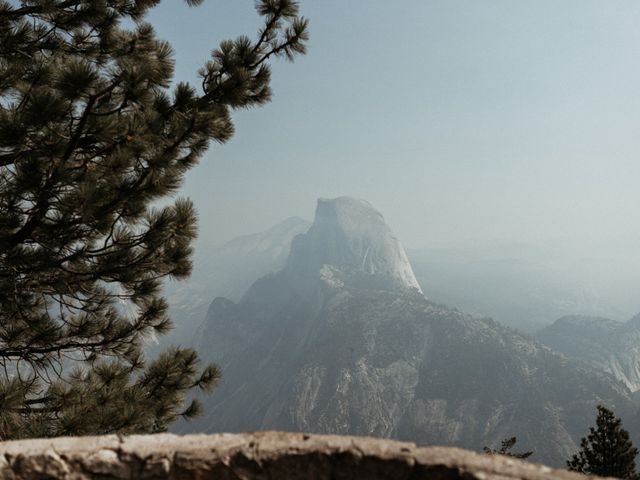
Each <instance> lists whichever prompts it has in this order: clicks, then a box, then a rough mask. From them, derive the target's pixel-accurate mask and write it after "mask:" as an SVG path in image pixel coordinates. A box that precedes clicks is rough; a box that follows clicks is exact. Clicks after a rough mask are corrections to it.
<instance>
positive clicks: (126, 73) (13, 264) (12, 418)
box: [0, 0, 307, 439]
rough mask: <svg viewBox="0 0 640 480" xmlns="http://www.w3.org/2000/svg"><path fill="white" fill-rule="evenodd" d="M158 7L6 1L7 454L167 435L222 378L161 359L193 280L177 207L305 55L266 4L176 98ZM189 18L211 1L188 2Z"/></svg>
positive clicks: (286, 15) (2, 144) (0, 286)
mask: <svg viewBox="0 0 640 480" xmlns="http://www.w3.org/2000/svg"><path fill="white" fill-rule="evenodd" d="M159 2H160V0H20V1H18V0H12V1H5V0H0V362H1V366H2V369H1V370H0V371H1V372H2V374H0V438H2V439H7V438H19V437H26V436H55V435H69V434H101V433H111V432H122V433H129V432H157V431H162V430H165V429H166V428H167V426H168V425H169V424H170V423H171V422H172V421H174V420H176V419H177V418H178V417H179V416H181V415H184V416H187V417H188V416H193V415H195V414H197V413H198V410H199V408H198V404H197V403H191V404H190V405H188V406H187V405H185V397H186V396H187V395H188V394H189V392H191V391H192V390H193V389H194V388H202V389H205V390H207V389H209V388H211V387H212V386H213V385H214V384H215V383H216V381H217V379H218V377H219V371H218V369H217V368H216V367H215V366H213V365H208V366H202V365H199V362H198V357H197V355H196V353H195V352H194V351H192V350H189V349H180V348H172V349H169V350H167V351H165V352H164V353H162V354H161V355H160V356H159V357H158V358H156V359H155V360H153V361H145V359H144V358H143V352H142V347H143V341H144V339H145V338H146V337H148V336H149V335H152V334H154V333H156V334H162V333H165V332H166V331H167V330H168V329H169V328H170V325H171V323H170V320H169V318H168V316H167V303H166V301H165V300H164V299H163V298H162V296H161V293H160V287H161V281H162V279H163V278H165V277H174V278H184V277H186V276H187V275H188V274H189V272H190V270H191V262H190V257H191V242H192V240H193V239H194V237H195V236H196V213H195V211H194V207H193V205H192V204H191V203H190V202H189V201H188V200H185V199H178V200H176V201H175V202H173V204H170V205H168V206H164V207H155V208H154V207H152V205H154V204H155V205H157V204H158V203H157V201H158V200H160V199H163V198H165V197H167V196H168V195H171V194H173V193H175V192H176V191H177V189H178V188H179V186H180V185H181V182H182V180H183V176H184V174H185V172H186V171H187V170H188V169H189V168H191V167H193V166H194V165H195V164H196V162H197V161H198V159H199V158H200V157H201V156H202V154H203V153H204V151H205V150H206V148H207V146H208V144H209V142H210V141H211V140H214V141H216V142H220V143H223V142H225V141H227V140H228V139H229V138H230V137H231V135H232V134H233V124H232V121H231V116H230V114H231V112H232V111H233V110H235V109H240V108H248V107H252V106H258V105H262V104H264V103H265V102H267V101H268V100H269V99H270V94H271V91H270V87H269V83H270V70H269V62H270V60H272V59H273V58H276V57H285V58H287V59H289V60H291V59H293V57H294V56H295V55H296V54H301V53H304V50H305V43H306V40H307V21H306V20H305V19H304V18H302V17H300V16H299V15H298V5H297V2H295V1H293V0H258V1H257V3H256V8H257V10H258V13H259V14H260V15H261V16H262V18H263V20H264V24H263V26H262V28H261V29H260V30H259V31H258V35H257V38H256V39H255V40H251V39H250V38H248V37H246V36H241V37H239V38H238V39H236V40H234V41H224V42H222V43H221V44H220V46H219V47H218V48H217V49H215V50H214V51H213V53H212V55H211V58H210V60H209V61H208V62H207V63H206V64H205V65H204V66H203V67H202V69H201V70H200V72H199V73H200V77H201V80H202V81H201V84H200V85H199V86H198V87H194V86H192V85H189V84H187V83H178V84H177V85H176V86H175V87H174V88H171V87H170V85H171V82H172V76H173V67H174V61H173V58H172V55H173V53H172V50H171V47H170V45H169V44H167V43H166V42H164V41H161V40H159V39H158V38H156V36H155V34H154V30H153V28H152V26H151V25H150V24H148V23H145V21H144V19H145V16H146V15H147V13H148V12H149V10H150V9H151V8H152V7H154V6H156V5H157V4H158V3H159ZM186 3H187V4H189V5H190V6H195V5H197V4H200V3H202V1H201V0H186Z"/></svg>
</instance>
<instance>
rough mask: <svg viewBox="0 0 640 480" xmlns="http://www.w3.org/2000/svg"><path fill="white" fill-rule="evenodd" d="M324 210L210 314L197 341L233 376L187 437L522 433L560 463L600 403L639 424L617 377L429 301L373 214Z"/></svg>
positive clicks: (358, 208) (422, 439) (460, 442)
mask: <svg viewBox="0 0 640 480" xmlns="http://www.w3.org/2000/svg"><path fill="white" fill-rule="evenodd" d="M345 202H347V203H348V205H347V206H346V207H345V206H344V204H345ZM325 203H326V205H324V204H323V201H321V202H319V207H318V213H317V215H316V221H315V222H314V225H313V226H312V227H311V229H310V230H309V232H308V233H307V234H305V235H301V236H298V237H296V240H295V241H294V247H293V248H292V253H291V256H290V257H289V259H288V261H287V264H286V266H285V268H284V269H283V270H282V271H281V272H279V273H277V274H272V275H269V276H266V277H263V278H262V279H260V280H258V281H257V282H256V283H254V285H253V286H252V287H251V288H250V290H249V291H248V292H247V294H246V295H245V296H244V297H243V299H242V300H241V301H240V302H239V303H237V304H236V303H233V302H230V301H228V300H224V299H217V300H215V301H214V302H213V303H212V304H211V307H210V309H209V312H208V315H207V318H206V321H205V322H204V324H203V325H202V329H201V330H200V331H199V332H198V338H197V341H196V343H197V346H198V350H199V351H200V353H201V354H202V356H203V357H204V359H205V360H211V361H215V362H217V363H218V364H219V365H220V366H221V367H222V370H223V372H224V378H223V381H222V384H221V385H220V387H219V388H218V389H217V390H216V391H215V392H214V394H213V395H212V396H211V397H209V398H206V399H205V412H206V414H205V417H203V418H201V419H198V420H197V421H195V422H194V423H192V424H183V425H182V426H181V427H180V428H181V431H205V432H216V431H236V432H240V431H252V430H263V429H278V430H294V431H310V432H317V433H337V434H357V435H372V436H378V437H392V438H397V439H402V440H410V441H414V442H418V443H421V444H428V445H456V446H462V447H466V448H470V449H476V450H479V449H482V447H483V446H485V445H489V446H495V445H498V444H499V442H500V441H501V440H502V439H504V438H507V437H511V436H514V435H516V436H517V437H518V444H519V445H521V446H522V448H523V449H527V450H534V451H535V457H534V458H535V459H536V460H538V461H543V462H547V463H550V464H553V465H559V466H560V465H563V464H564V460H566V459H567V458H569V457H570V456H571V454H572V453H573V452H575V450H576V449H577V446H576V442H577V440H579V438H580V437H581V436H583V435H584V434H585V433H586V429H587V427H588V425H590V424H591V423H592V420H593V417H594V414H595V406H596V404H597V403H600V402H603V403H605V404H607V405H610V406H611V407H612V408H614V409H615V411H616V413H617V414H618V415H621V416H622V417H623V419H624V420H625V425H627V422H629V427H631V425H632V423H631V422H632V421H633V420H634V418H633V414H634V410H635V406H634V404H633V402H632V400H631V398H630V392H629V391H628V390H627V389H625V387H624V386H623V385H621V384H619V383H618V382H617V381H616V380H615V379H614V378H613V377H611V376H610V375H608V374H606V373H604V372H599V371H597V370H596V371H594V370H591V369H588V368H585V367H582V366H580V365H578V364H577V363H574V362H572V361H570V360H567V359H566V358H564V357H560V356H559V355H556V354H554V353H553V352H552V351H551V350H550V349H548V348H546V347H543V346H542V345H540V344H539V343H537V342H536V341H534V340H532V339H530V338H528V337H524V336H522V335H520V334H518V333H516V332H514V331H512V330H510V329H507V328H505V327H502V326H501V325H499V324H497V323H496V322H493V321H491V320H482V319H475V318H471V317H470V316H468V315H464V314H462V313H460V312H458V311H456V310H452V309H449V308H446V307H443V306H441V305H437V304H434V303H432V302H430V301H428V300H426V299H425V297H424V296H423V295H422V294H421V293H420V291H419V289H418V288H417V287H416V285H417V284H416V283H414V281H415V277H413V273H412V272H411V267H410V265H409V264H408V262H405V260H406V257H405V256H404V251H403V250H402V248H401V246H399V243H398V242H397V239H395V237H394V236H393V235H392V234H391V233H390V231H389V230H388V227H386V225H384V223H383V221H382V220H381V219H382V217H381V216H380V215H379V214H378V213H377V212H375V210H373V209H372V207H370V206H369V205H368V204H365V203H355V204H354V203H353V202H352V201H351V199H349V200H348V201H347V200H343V199H338V200H334V201H331V202H325ZM336 204H339V205H337V207H336ZM372 210H373V211H372ZM354 216H355V218H351V217H354ZM381 222H382V223H381ZM369 258H370V259H371V263H370V264H368V263H367V262H368V261H369V260H368V259H369ZM630 430H633V429H632V428H630Z"/></svg>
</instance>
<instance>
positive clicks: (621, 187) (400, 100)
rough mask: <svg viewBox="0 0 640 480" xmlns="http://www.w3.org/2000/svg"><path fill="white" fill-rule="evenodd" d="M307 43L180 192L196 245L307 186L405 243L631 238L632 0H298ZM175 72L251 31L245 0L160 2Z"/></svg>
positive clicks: (264, 215)
mask: <svg viewBox="0 0 640 480" xmlns="http://www.w3.org/2000/svg"><path fill="white" fill-rule="evenodd" d="M301 9H302V12H303V14H304V15H305V16H307V17H308V18H309V19H310V21H311V29H310V31H311V42H310V47H309V52H308V54H307V55H306V56H305V57H301V58H299V59H298V60H297V61H296V62H295V63H294V64H287V63H284V62H279V63H277V64H276V65H274V68H273V70H274V75H273V79H274V81H273V89H274V92H275V95H274V99H273V101H272V103H270V104H268V105H267V106H266V107H264V108H261V109H258V110H251V111H247V112H240V113H239V114H237V115H236V116H235V119H236V127H237V133H236V135H235V137H234V138H233V139H232V140H231V142H229V143H228V144H226V145H223V146H218V145H212V147H211V149H210V150H209V152H208V153H207V155H206V157H205V158H204V159H203V160H202V162H201V164H200V165H199V166H197V167H196V168H194V169H193V171H191V172H190V174H189V175H188V179H187V182H186V184H185V186H184V188H183V194H184V195H187V196H189V197H191V198H192V199H193V201H194V202H195V204H196V206H197V208H198V211H199V212H200V217H201V220H200V236H201V243H200V248H206V245H207V244H214V243H220V242H222V241H224V240H227V239H230V238H232V237H234V236H237V235H240V234H245V233H250V232H254V231H258V230H262V229H264V228H267V227H269V226H270V225H272V224H274V223H276V222H278V221H280V220H282V219H284V218H285V217H288V216H291V215H299V216H302V217H305V218H309V219H310V218H312V215H313V210H314V208H315V200H316V198H317V197H334V196H339V195H352V196H356V197H360V198H364V199H366V200H368V201H370V202H371V203H372V204H373V205H374V206H376V207H377V208H378V209H379V210H380V211H381V212H382V213H383V215H384V216H385V218H386V219H387V221H388V223H389V224H390V225H391V227H392V228H393V229H394V230H395V232H396V233H397V234H398V236H399V237H400V239H401V240H402V241H403V243H404V244H405V245H407V246H413V247H417V246H423V245H429V244H434V243H448V242H460V241H465V240H469V239H478V240H482V241H490V240H492V239H501V240H506V241H538V240H541V239H547V238H559V237H578V238H579V237H591V238H596V237H604V236H617V235H627V236H640V215H638V213H637V210H638V207H639V206H640V191H639V189H638V186H639V184H640V161H639V159H638V157H639V153H640V134H639V130H640V128H639V127H640V55H639V52H640V28H638V25H640V2H637V1H636V0H628V1H619V0H606V1H603V0H601V1H588V0H575V1H574V0H563V1H562V2H558V1H557V0H552V1H541V0H537V1H516V0H491V1H489V0H487V1H480V0H467V1H460V0H440V1H427V0H401V1H397V2H389V1H388V0H387V1H382V0H348V1H345V0H302V2H301ZM150 20H151V22H152V23H153V24H154V25H155V26H156V28H157V31H158V33H159V35H160V36H161V37H163V38H165V39H167V40H169V41H170V42H171V44H172V45H173V47H174V49H175V51H176V60H177V76H176V78H177V79H181V80H184V79H187V80H196V76H195V72H196V70H197V69H198V68H199V66H200V65H201V64H202V63H203V62H204V61H205V60H206V58H207V56H208V54H209V52H210V50H211V49H212V48H213V47H214V46H216V45H217V44H218V42H219V41H220V40H221V39H224V38H229V37H236V36H237V35H239V34H249V35H251V36H254V35H255V31H256V29H257V28H258V26H259V19H258V17H257V15H256V14H255V12H254V9H253V2H252V1H251V0H207V1H206V2H205V4H204V5H203V6H202V7H199V8H192V9H188V8H186V7H185V6H184V4H183V2H177V1H173V0H167V1H165V2H163V4H161V6H160V7H159V8H157V9H156V10H155V11H154V13H153V15H152V17H151V18H150Z"/></svg>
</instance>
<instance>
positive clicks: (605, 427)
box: [567, 405, 640, 480]
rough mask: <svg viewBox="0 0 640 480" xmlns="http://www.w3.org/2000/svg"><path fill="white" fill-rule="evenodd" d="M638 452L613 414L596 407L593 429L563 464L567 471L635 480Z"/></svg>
mask: <svg viewBox="0 0 640 480" xmlns="http://www.w3.org/2000/svg"><path fill="white" fill-rule="evenodd" d="M637 454H638V450H637V449H636V448H635V447H634V446H633V444H632V443H631V440H630V439H629V433H628V432H627V431H626V430H625V429H624V428H622V421H621V420H620V419H619V418H616V416H615V415H614V414H613V412H612V411H611V410H609V409H607V408H606V407H604V406H602V405H598V415H597V417H596V426H595V428H594V427H589V435H587V436H586V437H583V438H582V440H581V441H580V451H578V453H576V454H575V455H573V457H572V458H571V460H568V461H567V466H568V467H569V470H573V471H576V472H581V473H587V474H592V475H600V476H606V477H616V478H625V479H634V480H635V479H638V478H640V476H638V474H637V473H636V462H635V458H636V455H637Z"/></svg>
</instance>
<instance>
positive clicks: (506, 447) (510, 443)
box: [484, 437, 533, 460]
mask: <svg viewBox="0 0 640 480" xmlns="http://www.w3.org/2000/svg"><path fill="white" fill-rule="evenodd" d="M516 441H517V439H516V437H511V438H505V439H504V440H502V442H501V444H500V450H495V449H492V448H489V447H484V453H486V454H487V455H506V456H507V457H514V458H521V459H523V460H524V459H525V458H529V457H530V456H531V455H533V452H512V451H511V449H512V448H513V447H514V445H515V444H516Z"/></svg>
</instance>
